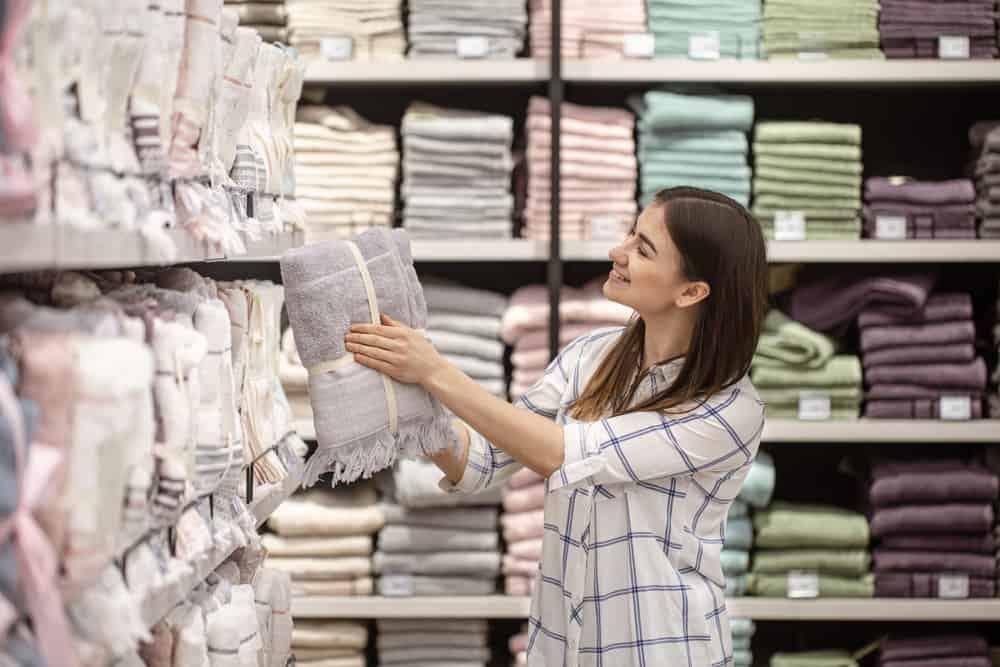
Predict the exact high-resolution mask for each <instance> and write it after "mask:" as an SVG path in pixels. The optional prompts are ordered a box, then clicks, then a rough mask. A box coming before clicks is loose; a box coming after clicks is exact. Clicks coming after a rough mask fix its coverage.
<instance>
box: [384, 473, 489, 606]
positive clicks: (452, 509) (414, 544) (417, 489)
mask: <svg viewBox="0 0 1000 667" xmlns="http://www.w3.org/2000/svg"><path fill="white" fill-rule="evenodd" d="M441 478H442V474H441V471H440V470H439V469H438V467H437V466H435V465H434V464H433V463H429V462H427V461H415V460H411V461H407V460H403V461H398V462H397V463H396V466H395V468H394V469H393V470H392V471H391V472H390V471H386V472H384V473H382V474H381V475H379V483H380V485H381V488H382V491H383V496H384V498H385V499H386V502H385V504H384V513H385V518H386V522H385V524H386V525H385V528H383V529H382V532H381V533H379V539H378V551H377V552H376V553H375V559H374V563H375V572H376V574H378V575H379V580H378V591H379V594H380V595H392V596H414V595H416V596H426V595H489V594H491V593H494V592H495V591H496V578H497V575H498V574H499V572H500V539H499V535H498V534H497V529H496V525H497V508H496V506H497V505H498V504H499V502H500V490H499V488H495V489H491V490H489V491H485V492H483V493H478V494H474V495H471V496H466V495H462V494H459V493H445V492H444V491H442V490H441V489H440V488H439V487H438V482H439V481H440V480H441Z"/></svg>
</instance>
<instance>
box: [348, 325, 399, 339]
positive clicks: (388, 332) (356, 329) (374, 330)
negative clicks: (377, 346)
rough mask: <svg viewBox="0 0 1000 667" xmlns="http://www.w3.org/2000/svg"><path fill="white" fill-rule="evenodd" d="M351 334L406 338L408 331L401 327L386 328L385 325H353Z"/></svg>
mask: <svg viewBox="0 0 1000 667" xmlns="http://www.w3.org/2000/svg"><path fill="white" fill-rule="evenodd" d="M351 333H360V334H373V335H376V336H382V337H383V338H403V337H404V336H406V329H405V328H404V327H401V326H399V325H395V326H386V325H384V324H352V325H351Z"/></svg>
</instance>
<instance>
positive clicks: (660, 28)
mask: <svg viewBox="0 0 1000 667" xmlns="http://www.w3.org/2000/svg"><path fill="white" fill-rule="evenodd" d="M760 5H761V3H760V0H723V1H722V2H715V3H712V4H711V5H707V6H704V7H702V6H699V5H697V4H692V3H690V2H684V1H683V0H650V3H649V29H650V31H651V32H652V33H653V35H655V37H656V57H657V58H692V59H695V60H701V59H717V58H726V59H729V58H738V59H740V60H756V59H757V54H758V43H759V41H760V28H759V24H760V14H761V11H760V9H761V8H760ZM705 40H707V42H706V41H705Z"/></svg>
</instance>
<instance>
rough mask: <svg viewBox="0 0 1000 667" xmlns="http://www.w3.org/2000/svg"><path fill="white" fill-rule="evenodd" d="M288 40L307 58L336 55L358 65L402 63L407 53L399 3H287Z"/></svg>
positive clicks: (297, 0)
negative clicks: (327, 52)
mask: <svg viewBox="0 0 1000 667" xmlns="http://www.w3.org/2000/svg"><path fill="white" fill-rule="evenodd" d="M286 5H287V7H288V33H289V37H288V41H289V43H290V44H291V45H292V46H294V47H295V48H296V49H298V51H299V52H300V53H301V54H302V55H303V56H306V57H309V58H320V57H325V53H326V51H325V50H324V42H325V40H331V41H332V42H333V43H332V44H330V46H327V47H326V48H327V49H330V48H332V49H334V50H335V52H336V53H337V54H338V55H344V54H346V58H345V59H347V60H356V61H359V62H385V61H395V60H402V58H403V53H404V52H405V51H406V34H405V33H404V31H403V6H402V5H403V3H402V2H401V1H400V0H365V1H364V2H351V1H343V0H286Z"/></svg>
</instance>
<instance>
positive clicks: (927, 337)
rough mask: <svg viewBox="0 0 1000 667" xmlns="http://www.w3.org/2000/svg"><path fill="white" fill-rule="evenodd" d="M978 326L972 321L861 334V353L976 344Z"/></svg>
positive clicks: (887, 327) (872, 328)
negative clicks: (916, 347) (902, 347)
mask: <svg viewBox="0 0 1000 667" xmlns="http://www.w3.org/2000/svg"><path fill="white" fill-rule="evenodd" d="M975 341H976V325H975V323H973V321H972V320H955V321H952V322H929V323H926V324H925V323H916V324H886V325H881V326H868V327H865V328H864V329H862V330H861V350H862V352H870V351H872V350H881V349H883V348H887V347H900V346H912V345H950V344H953V343H974V342H975Z"/></svg>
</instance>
